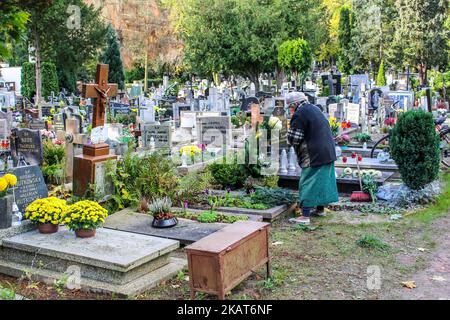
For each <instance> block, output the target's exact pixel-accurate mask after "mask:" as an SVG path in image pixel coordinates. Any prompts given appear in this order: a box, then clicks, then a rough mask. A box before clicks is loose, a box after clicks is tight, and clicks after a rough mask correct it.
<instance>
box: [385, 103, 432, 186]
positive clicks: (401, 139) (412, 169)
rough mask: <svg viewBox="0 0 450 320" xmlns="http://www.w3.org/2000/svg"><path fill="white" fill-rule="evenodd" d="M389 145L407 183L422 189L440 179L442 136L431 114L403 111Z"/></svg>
mask: <svg viewBox="0 0 450 320" xmlns="http://www.w3.org/2000/svg"><path fill="white" fill-rule="evenodd" d="M390 147H391V153H392V158H393V159H394V160H395V162H396V163H397V165H398V168H399V171H400V174H401V176H402V180H403V182H404V183H405V185H406V186H408V187H409V188H411V189H413V190H419V189H421V188H423V187H424V186H425V185H427V184H428V183H430V182H432V181H434V180H435V179H437V177H438V174H439V166H440V160H441V159H440V150H439V136H438V135H437V133H436V131H435V126H434V121H433V116H432V115H431V113H428V112H425V111H422V110H419V111H415V110H411V111H408V112H405V113H403V114H401V115H400V116H399V118H398V120H397V125H396V126H395V127H394V129H393V130H392V135H391V141H390Z"/></svg>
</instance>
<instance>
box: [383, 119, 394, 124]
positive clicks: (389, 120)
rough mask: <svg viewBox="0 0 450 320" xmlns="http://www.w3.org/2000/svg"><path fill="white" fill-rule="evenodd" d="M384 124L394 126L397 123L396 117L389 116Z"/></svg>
mask: <svg viewBox="0 0 450 320" xmlns="http://www.w3.org/2000/svg"><path fill="white" fill-rule="evenodd" d="M384 124H385V125H387V126H393V125H394V124H395V118H387V119H385V120H384Z"/></svg>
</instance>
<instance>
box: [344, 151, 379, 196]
mask: <svg viewBox="0 0 450 320" xmlns="http://www.w3.org/2000/svg"><path fill="white" fill-rule="evenodd" d="M352 158H353V159H355V160H356V167H357V170H353V177H354V178H358V179H359V187H360V191H353V192H352V195H351V196H350V201H352V202H369V201H375V193H376V189H377V188H378V187H377V184H376V182H375V180H374V177H373V176H371V175H370V174H366V172H365V171H364V172H363V171H362V170H361V168H360V166H359V163H360V162H361V161H362V159H363V158H362V156H361V155H359V154H356V153H354V152H353V153H352ZM374 186H375V189H374Z"/></svg>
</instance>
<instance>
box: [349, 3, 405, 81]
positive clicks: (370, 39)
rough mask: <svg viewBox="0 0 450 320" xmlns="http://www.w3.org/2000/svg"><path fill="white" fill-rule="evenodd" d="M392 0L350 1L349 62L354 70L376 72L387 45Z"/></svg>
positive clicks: (392, 15)
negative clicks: (351, 18) (350, 41)
mask: <svg viewBox="0 0 450 320" xmlns="http://www.w3.org/2000/svg"><path fill="white" fill-rule="evenodd" d="M392 2H393V0H354V1H353V6H352V12H353V28H354V32H352V47H353V49H352V51H351V63H352V65H353V68H354V71H356V72H365V71H369V72H372V74H376V72H377V71H378V67H379V64H380V63H381V60H382V59H383V58H384V57H385V54H386V50H387V48H389V47H390V46H391V43H392V38H393V34H394V27H395V23H396V21H395V20H396V11H395V10H394V7H393V3H392Z"/></svg>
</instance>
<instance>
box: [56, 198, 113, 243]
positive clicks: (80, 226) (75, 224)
mask: <svg viewBox="0 0 450 320" xmlns="http://www.w3.org/2000/svg"><path fill="white" fill-rule="evenodd" d="M107 216H108V211H107V210H106V209H105V208H103V207H102V206H101V205H99V204H98V203H97V202H94V201H89V200H84V201H78V202H76V203H74V204H72V205H71V206H69V207H68V208H67V210H66V211H65V212H64V214H63V216H62V218H61V222H62V223H63V224H64V225H66V226H67V227H68V228H69V229H70V230H73V231H75V234H76V236H77V237H79V238H90V237H93V236H95V233H96V229H97V228H99V227H100V226H101V225H102V224H103V223H104V222H105V219H106V217H107Z"/></svg>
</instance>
